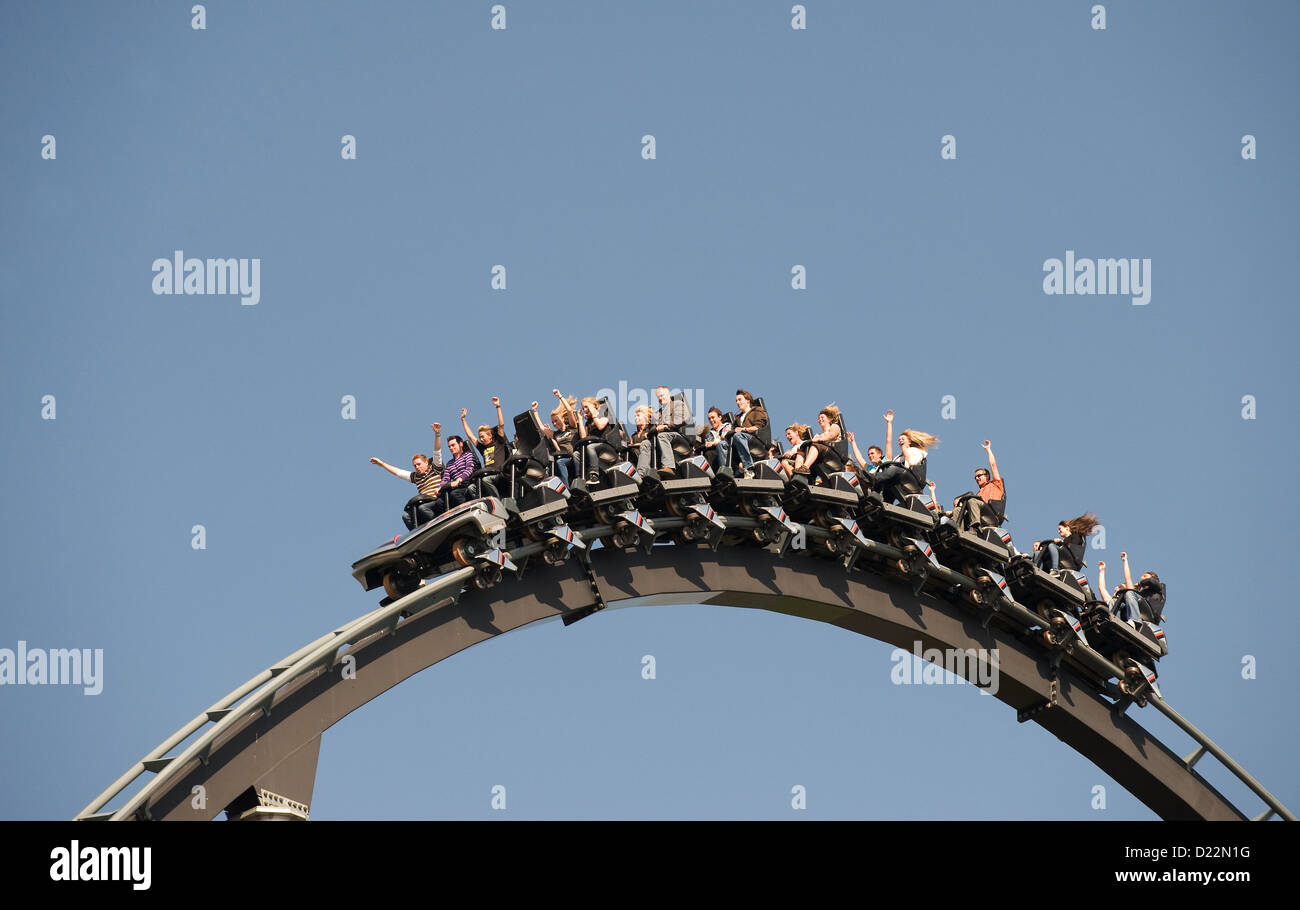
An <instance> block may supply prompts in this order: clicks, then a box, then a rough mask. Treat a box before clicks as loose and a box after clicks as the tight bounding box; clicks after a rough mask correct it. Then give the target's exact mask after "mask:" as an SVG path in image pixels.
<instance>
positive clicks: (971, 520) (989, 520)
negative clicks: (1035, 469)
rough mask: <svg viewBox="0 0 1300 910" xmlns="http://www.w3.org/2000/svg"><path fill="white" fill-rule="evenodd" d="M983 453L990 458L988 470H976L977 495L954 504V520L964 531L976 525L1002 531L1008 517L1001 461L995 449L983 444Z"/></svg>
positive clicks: (964, 497) (987, 442) (965, 497)
mask: <svg viewBox="0 0 1300 910" xmlns="http://www.w3.org/2000/svg"><path fill="white" fill-rule="evenodd" d="M984 451H985V452H987V453H988V456H989V467H988V470H987V471H986V470H985V469H984V468H976V469H975V482H976V483H977V484H979V492H978V493H963V494H961V495H960V496H958V497H957V498H956V499H954V500H953V502H952V520H953V521H954V522H956V524H957V527H958V528H960V529H961V530H963V531H969V530H971V528H973V527H974V526H975V525H977V524H986V525H991V526H992V527H995V528H1000V527H1001V526H1002V522H1003V521H1005V520H1006V517H1007V489H1006V485H1005V484H1004V483H1003V482H1002V475H1001V474H999V473H998V460H997V459H996V458H994V457H993V446H992V445H991V444H990V443H989V441H988V440H987V439H986V440H984Z"/></svg>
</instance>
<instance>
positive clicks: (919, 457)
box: [894, 446, 925, 468]
mask: <svg viewBox="0 0 1300 910" xmlns="http://www.w3.org/2000/svg"><path fill="white" fill-rule="evenodd" d="M894 460H895V461H897V462H899V463H901V464H906V465H907V466H908V467H909V468H914V467H916V466H917V465H919V464H920V463H921V462H922V461H924V460H925V449H923V448H921V447H920V446H908V447H907V448H906V449H903V451H901V452H899V453H898V457H897V458H895V459H894Z"/></svg>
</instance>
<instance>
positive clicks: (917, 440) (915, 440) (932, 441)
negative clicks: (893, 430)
mask: <svg viewBox="0 0 1300 910" xmlns="http://www.w3.org/2000/svg"><path fill="white" fill-rule="evenodd" d="M898 435H899V436H906V437H907V441H908V442H909V443H911V444H912V445H914V446H916V447H917V448H918V449H921V450H922V451H925V450H927V449H929V448H930V446H936V445H938V444H939V437H938V436H931V435H930V434H929V433H922V432H921V431H920V430H904V431H903V432H901V433H899V434H898Z"/></svg>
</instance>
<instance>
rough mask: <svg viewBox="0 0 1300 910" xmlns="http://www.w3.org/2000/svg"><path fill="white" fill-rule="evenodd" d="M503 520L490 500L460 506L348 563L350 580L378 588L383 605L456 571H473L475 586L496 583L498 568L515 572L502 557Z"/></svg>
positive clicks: (497, 504)
mask: <svg viewBox="0 0 1300 910" xmlns="http://www.w3.org/2000/svg"><path fill="white" fill-rule="evenodd" d="M508 518H509V516H508V513H507V511H506V507H505V504H504V503H503V502H502V501H501V500H500V499H496V498H495V497H487V498H484V499H475V500H471V501H470V502H466V503H462V504H461V505H459V506H456V507H455V508H454V509H451V510H449V511H447V512H445V513H443V514H442V515H440V516H438V517H437V518H435V519H434V520H433V521H430V522H427V523H425V524H423V525H420V526H419V527H418V528H416V529H415V530H413V531H411V532H409V533H407V534H399V535H398V536H396V537H394V538H393V539H392V540H391V541H389V542H388V543H386V544H384V545H383V546H381V547H379V548H378V549H376V550H373V551H371V552H370V553H367V554H366V555H365V556H363V557H361V558H360V559H359V560H357V561H356V562H354V563H353V564H352V577H353V578H355V579H356V580H357V581H358V582H360V583H361V587H362V588H363V589H365V590H367V591H371V590H374V589H375V588H378V587H380V586H382V587H383V589H384V592H385V593H386V594H387V595H388V597H387V598H386V600H385V601H384V603H391V602H392V601H394V600H397V599H399V598H401V597H405V596H406V595H407V594H410V593H411V592H412V591H414V590H415V589H416V588H418V587H419V586H420V584H421V579H424V578H429V577H431V576H433V575H437V574H440V573H442V572H445V571H450V570H451V569H453V568H455V567H457V566H474V565H477V566H479V567H480V569H481V572H482V576H483V577H482V584H481V585H480V586H486V585H487V584H489V583H492V582H493V581H494V580H495V579H499V578H500V570H501V569H507V570H509V571H512V572H513V571H515V566H514V564H513V563H511V562H510V559H509V557H506V556H505V554H504V550H505V541H506V524H507V521H508ZM492 567H494V569H493V568H492ZM478 580H479V579H478V578H477V577H476V582H477V581H478Z"/></svg>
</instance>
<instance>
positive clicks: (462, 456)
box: [434, 436, 478, 515]
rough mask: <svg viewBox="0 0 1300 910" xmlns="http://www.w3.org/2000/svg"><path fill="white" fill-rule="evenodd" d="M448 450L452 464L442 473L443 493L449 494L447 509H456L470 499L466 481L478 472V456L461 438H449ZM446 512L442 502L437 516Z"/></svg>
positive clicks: (436, 510) (437, 509) (436, 511)
mask: <svg viewBox="0 0 1300 910" xmlns="http://www.w3.org/2000/svg"><path fill="white" fill-rule="evenodd" d="M447 448H448V449H450V450H451V464H449V465H447V469H446V470H445V471H443V472H442V491H443V492H444V493H446V494H447V500H448V503H447V506H446V507H447V508H449V509H450V508H455V507H456V506H458V505H460V504H461V503H462V502H464V501H465V500H467V499H468V498H469V488H468V484H467V483H466V481H468V480H469V476H470V475H471V474H473V473H474V472H475V471H477V470H478V456H476V455H475V454H474V450H473V449H472V448H470V447H469V446H467V445H465V440H463V439H461V438H460V437H459V436H448V437H447ZM443 511H444V509H443V506H442V504H441V502H440V503H439V504H438V506H437V507H436V508H435V512H434V514H435V515H441V514H442V512H443Z"/></svg>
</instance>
